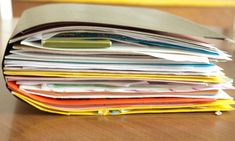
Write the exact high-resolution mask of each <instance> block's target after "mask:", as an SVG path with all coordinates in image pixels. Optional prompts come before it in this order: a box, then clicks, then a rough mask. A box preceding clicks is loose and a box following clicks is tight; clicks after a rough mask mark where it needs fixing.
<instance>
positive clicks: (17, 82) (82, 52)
mask: <svg viewBox="0 0 235 141" xmlns="http://www.w3.org/2000/svg"><path fill="white" fill-rule="evenodd" d="M98 7H99V6H98ZM68 27H69V28H67V27H62V28H57V29H56V30H50V29H45V30H44V31H42V32H35V34H28V35H27V36H25V37H22V38H19V37H15V38H13V39H11V40H10V42H9V43H10V45H9V46H11V48H10V49H8V50H7V51H8V53H6V55H5V57H4V62H3V63H4V68H3V69H4V75H5V79H6V82H7V86H8V88H9V89H10V90H11V92H12V94H13V95H14V96H16V97H18V98H20V99H22V100H23V101H25V102H27V103H29V104H30V105H32V106H34V107H36V108H38V109H40V110H43V111H46V112H51V113H57V114H65V115H121V114H141V113H175V112H180V113H181V112H210V111H211V112H214V111H215V112H216V111H230V110H232V109H233V107H232V106H231V105H232V104H234V100H233V98H232V97H231V96H229V95H228V94H227V93H226V92H225V91H224V90H225V89H234V87H233V86H232V80H231V79H230V78H228V77H227V76H226V75H225V74H224V73H223V72H222V68H220V67H219V66H217V65H216V62H218V61H229V60H231V59H230V56H229V55H228V54H226V53H224V52H223V51H221V50H219V49H218V48H216V47H215V46H214V45H212V44H210V43H208V41H207V40H206V39H203V38H201V37H200V38H199V37H196V36H191V35H185V34H182V35H181V34H176V33H166V32H155V33H151V32H147V31H138V30H132V29H128V30H127V29H121V28H110V27H101V26H98V25H97V27H94V26H89V24H88V25H87V26H79V25H78V26H68ZM52 29H53V28H52ZM17 38H18V39H17Z"/></svg>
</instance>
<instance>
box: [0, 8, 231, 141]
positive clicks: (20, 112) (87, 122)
mask: <svg viewBox="0 0 235 141" xmlns="http://www.w3.org/2000/svg"><path fill="white" fill-rule="evenodd" d="M185 12H187V11H185ZM228 21H229V20H228ZM15 23H16V21H15V20H14V21H9V22H1V23H0V26H1V30H0V33H1V36H0V43H1V51H0V52H1V55H3V50H4V48H5V44H6V41H7V39H8V38H9V35H10V33H11V30H12V28H13V27H14V25H15ZM230 24H231V23H230ZM230 31H232V29H230ZM222 48H223V49H225V50H227V51H229V52H230V54H232V55H234V57H233V59H234V60H235V54H234V49H233V48H232V47H231V44H222ZM220 65H221V66H222V67H224V68H225V72H226V73H227V74H228V76H230V77H232V78H234V79H235V67H234V66H235V61H230V62H227V63H223V64H220ZM0 73H2V72H0ZM0 85H1V87H0V90H1V93H0V141H36V140H40V141H76V140H81V141H95V140H97V141H99V140H100V141H101V140H102V141H105V140H108V141H110V140H112V141H124V140H128V141H134V140H144V141H156V140H157V141H168V140H169V141H171V140H174V141H182V140H185V141H221V140H223V141H232V140H234V138H235V134H234V133H235V111H232V112H224V113H223V115H222V116H215V115H214V113H212V112H207V113H176V114H139V115H123V116H62V115H54V114H49V113H45V112H41V111H39V110H37V109H34V108H33V107H31V106H29V105H28V104H25V103H23V102H21V101H20V100H18V99H16V98H15V97H13V96H11V94H10V93H9V92H8V91H7V90H6V87H5V83H4V80H3V77H2V76H1V80H0ZM229 94H231V95H232V96H233V97H235V92H234V91H229Z"/></svg>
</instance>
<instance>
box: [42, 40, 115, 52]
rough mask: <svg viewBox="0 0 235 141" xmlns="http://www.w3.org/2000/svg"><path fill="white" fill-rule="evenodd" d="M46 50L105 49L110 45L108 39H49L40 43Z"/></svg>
mask: <svg viewBox="0 0 235 141" xmlns="http://www.w3.org/2000/svg"><path fill="white" fill-rule="evenodd" d="M41 43H42V46H43V47H46V48H66V49H69V48H71V49H74V48H86V49H87V48H107V47H110V46H111V45H112V42H111V41H110V40H109V39H84V38H82V39H81V38H66V37H65V38H50V39H46V40H42V41H41Z"/></svg>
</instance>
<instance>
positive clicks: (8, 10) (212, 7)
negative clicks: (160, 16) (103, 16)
mask: <svg viewBox="0 0 235 141" xmlns="http://www.w3.org/2000/svg"><path fill="white" fill-rule="evenodd" d="M56 2H60V3H61V2H72V3H94V4H108V5H125V6H141V7H151V8H156V9H159V10H162V11H167V12H170V13H172V14H174V15H178V16H182V17H185V18H188V19H191V20H193V21H195V22H198V23H201V24H204V25H208V26H215V27H223V28H225V29H227V28H231V27H233V21H234V18H235V8H234V7H235V0H1V3H0V5H1V19H11V18H13V17H19V16H20V15H21V13H22V12H23V11H24V10H25V9H27V8H30V7H34V6H38V5H42V4H48V3H56Z"/></svg>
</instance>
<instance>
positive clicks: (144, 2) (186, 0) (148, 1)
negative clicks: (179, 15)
mask: <svg viewBox="0 0 235 141" xmlns="http://www.w3.org/2000/svg"><path fill="white" fill-rule="evenodd" d="M31 1H34V2H35V1H38V2H80V3H95V4H113V5H138V6H151V7H152V6H196V7H199V6H200V7H231V6H232V7H234V6H235V1H234V0H31Z"/></svg>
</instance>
